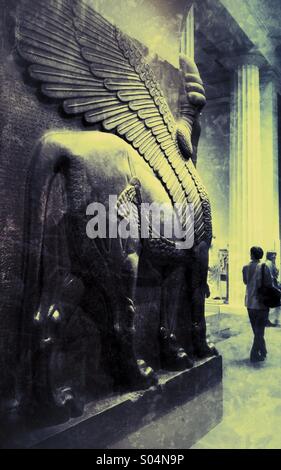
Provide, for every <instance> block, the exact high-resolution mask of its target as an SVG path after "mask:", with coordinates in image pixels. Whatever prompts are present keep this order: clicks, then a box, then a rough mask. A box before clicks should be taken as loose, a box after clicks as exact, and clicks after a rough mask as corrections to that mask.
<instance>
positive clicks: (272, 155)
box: [261, 71, 280, 264]
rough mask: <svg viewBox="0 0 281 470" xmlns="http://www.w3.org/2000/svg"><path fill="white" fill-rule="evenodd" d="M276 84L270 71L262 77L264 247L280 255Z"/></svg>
mask: <svg viewBox="0 0 281 470" xmlns="http://www.w3.org/2000/svg"><path fill="white" fill-rule="evenodd" d="M276 83H277V80H276V78H275V76H274V74H273V73H272V72H271V71H264V72H263V73H262V74H261V151H262V165H263V169H262V175H263V203H264V216H263V235H264V246H265V249H266V250H270V251H271V250H273V251H276V252H277V253H278V255H279V252H280V234H279V182H278V114H277V113H278V109H277V85H276ZM279 264H280V258H279Z"/></svg>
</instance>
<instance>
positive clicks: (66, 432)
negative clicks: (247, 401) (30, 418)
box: [1, 356, 222, 449]
mask: <svg viewBox="0 0 281 470" xmlns="http://www.w3.org/2000/svg"><path fill="white" fill-rule="evenodd" d="M221 418H222V359H221V357H220V356H218V357H213V358H208V359H205V360H202V361H200V362H198V363H196V364H195V366H194V367H193V368H192V369H190V370H186V371H182V372H169V373H160V374H159V384H158V385H157V386H156V387H153V388H151V389H149V390H145V391H139V392H133V393H128V394H124V395H115V396H112V397H109V398H106V399H103V400H99V401H97V402H95V403H89V404H88V405H87V406H86V408H85V412H84V414H83V416H81V417H79V418H75V419H71V420H69V421H68V422H67V423H63V424H59V425H56V426H52V427H48V428H41V429H33V430H30V429H29V430H28V429H25V428H24V427H21V429H19V428H18V426H17V433H19V431H20V435H17V436H16V435H13V436H10V437H8V435H6V439H7V441H6V442H3V441H2V443H1V447H3V448H7V447H10V448H41V449H42V448H48V449H54V448H63V449H75V448H80V449H87V448H92V449H94V448H98V449H105V448H123V449H124V448H156V449H157V448H158V449H159V448H189V447H190V446H191V445H193V444H194V443H195V442H196V441H197V440H198V439H200V438H201V437H202V436H203V435H204V434H206V433H207V432H208V431H209V430H210V429H211V428H213V427H214V426H215V425H216V424H217V423H218V422H219V421H220V420H221ZM6 439H5V440H6Z"/></svg>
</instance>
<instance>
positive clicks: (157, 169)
mask: <svg viewBox="0 0 281 470" xmlns="http://www.w3.org/2000/svg"><path fill="white" fill-rule="evenodd" d="M16 34H17V45H18V51H19V53H20V54H21V56H22V57H24V58H25V59H26V60H27V61H28V62H29V63H31V64H32V65H31V66H30V67H29V72H30V75H31V76H32V77H33V78H34V79H36V80H39V81H40V82H42V87H41V89H42V92H43V93H44V94H45V95H46V96H48V97H51V98H60V99H62V100H63V107H64V110H65V112H66V113H68V114H82V115H83V116H84V118H85V120H86V121H87V122H88V123H91V124H97V123H102V125H103V128H104V130H105V131H108V132H116V133H117V134H118V135H119V136H120V137H122V138H123V139H125V140H126V141H127V142H129V143H130V144H131V145H132V146H133V147H134V148H135V149H136V150H137V151H138V152H139V153H140V155H142V156H143V158H144V160H145V161H146V162H147V163H148V164H149V165H150V167H151V168H152V169H153V171H154V173H155V175H156V176H157V177H158V178H159V179H160V180H161V182H162V184H163V186H164V187H165V188H166V190H167V192H168V194H169V196H170V198H171V200H172V202H173V203H181V204H183V205H186V204H187V203H193V204H194V211H195V238H196V242H199V241H200V240H201V239H203V238H206V237H207V238H208V239H209V238H210V236H211V216H210V207H209V201H208V197H207V194H206V191H205V189H204V187H203V185H202V183H201V181H200V179H199V177H198V175H197V172H196V170H195V168H194V166H193V163H192V161H191V160H189V161H188V162H187V163H186V161H185V160H184V159H183V157H182V155H181V153H180V150H179V147H178V144H177V141H176V123H175V120H174V118H173V116H172V114H171V112H170V109H169V106H168V104H167V102H166V100H165V98H164V96H163V93H162V91H161V89H160V86H159V84H158V83H157V81H156V79H155V76H154V74H153V72H152V70H151V68H150V67H149V66H148V65H147V64H146V63H145V61H144V58H143V56H142V53H141V52H140V50H139V49H138V47H137V46H136V44H135V43H134V41H133V40H131V39H130V38H129V37H128V36H126V35H125V34H123V33H122V32H121V31H119V30H118V29H117V28H115V27H114V26H113V25H112V24H110V23H109V22H108V21H107V20H106V19H104V18H103V17H102V16H101V15H99V14H98V13H96V12H95V11H94V10H93V9H92V8H91V7H89V6H87V5H86V4H85V3H83V2H81V1H76V0H37V1H36V6H35V5H34V2H31V0H24V1H23V2H22V4H21V6H20V7H19V11H18V22H17V30H16ZM200 87H201V83H200V80H199V81H198V91H200Z"/></svg>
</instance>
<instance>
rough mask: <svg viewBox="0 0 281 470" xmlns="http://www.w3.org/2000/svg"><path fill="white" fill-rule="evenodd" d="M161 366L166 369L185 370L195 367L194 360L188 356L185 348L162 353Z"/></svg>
mask: <svg viewBox="0 0 281 470" xmlns="http://www.w3.org/2000/svg"><path fill="white" fill-rule="evenodd" d="M161 367H162V369H165V370H172V371H173V370H184V369H191V367H193V361H192V360H191V359H190V358H189V357H188V355H187V354H186V352H185V350H184V349H183V348H179V349H178V350H177V351H176V352H175V351H174V352H173V353H170V354H163V353H162V354H161Z"/></svg>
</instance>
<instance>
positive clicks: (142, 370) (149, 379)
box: [134, 359, 158, 389]
mask: <svg viewBox="0 0 281 470" xmlns="http://www.w3.org/2000/svg"><path fill="white" fill-rule="evenodd" d="M137 365H138V372H137V374H136V376H135V381H134V388H136V389H146V388H149V387H152V386H154V385H157V383H158V377H157V375H156V373H155V372H154V370H153V369H152V367H150V366H148V365H147V364H146V362H145V361H144V360H143V359H138V360H137Z"/></svg>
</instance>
